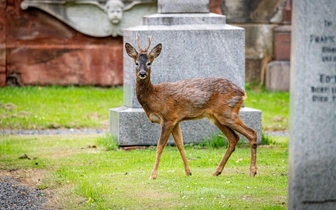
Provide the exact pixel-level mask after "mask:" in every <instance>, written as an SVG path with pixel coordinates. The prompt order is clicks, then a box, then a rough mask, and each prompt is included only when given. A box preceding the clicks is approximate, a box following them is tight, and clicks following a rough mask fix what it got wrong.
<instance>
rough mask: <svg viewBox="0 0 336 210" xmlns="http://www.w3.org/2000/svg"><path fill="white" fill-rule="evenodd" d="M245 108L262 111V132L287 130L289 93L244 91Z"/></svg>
mask: <svg viewBox="0 0 336 210" xmlns="http://www.w3.org/2000/svg"><path fill="white" fill-rule="evenodd" d="M246 92H247V95H248V98H247V100H246V103H245V105H246V106H247V107H251V108H255V109H260V110H261V111H262V129H263V131H279V130H288V129H289V125H288V123H289V122H288V121H289V92H268V91H266V90H264V89H262V90H260V91H256V90H254V91H253V90H249V89H247V90H246Z"/></svg>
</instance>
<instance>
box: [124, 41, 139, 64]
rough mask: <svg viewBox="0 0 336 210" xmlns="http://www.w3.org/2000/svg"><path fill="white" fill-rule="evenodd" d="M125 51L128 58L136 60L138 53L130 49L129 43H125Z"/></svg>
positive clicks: (132, 48)
mask: <svg viewBox="0 0 336 210" xmlns="http://www.w3.org/2000/svg"><path fill="white" fill-rule="evenodd" d="M125 49H126V52H127V55H128V56H129V57H131V58H133V59H134V60H136V59H137V58H138V52H137V51H136V50H135V49H134V47H132V45H130V44H129V43H126V44H125Z"/></svg>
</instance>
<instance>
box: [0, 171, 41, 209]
mask: <svg viewBox="0 0 336 210" xmlns="http://www.w3.org/2000/svg"><path fill="white" fill-rule="evenodd" d="M46 201H47V199H46V198H45V196H44V194H43V192H42V191H41V190H37V189H34V188H31V187H28V186H24V185H22V184H21V183H20V182H17V181H16V180H15V179H13V178H10V177H6V176H1V177H0V210H14V209H15V210H39V209H46V208H45V203H46Z"/></svg>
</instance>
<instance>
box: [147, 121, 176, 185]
mask: <svg viewBox="0 0 336 210" xmlns="http://www.w3.org/2000/svg"><path fill="white" fill-rule="evenodd" d="M173 128H174V124H173V123H171V122H163V123H162V125H161V134H160V139H159V141H158V144H157V148H156V159H155V164H154V168H153V170H152V173H151V175H150V177H149V179H156V177H157V173H158V172H157V171H158V168H159V163H160V158H161V154H162V152H163V150H164V148H165V146H166V144H167V141H168V139H169V136H170V133H171V132H172V130H173Z"/></svg>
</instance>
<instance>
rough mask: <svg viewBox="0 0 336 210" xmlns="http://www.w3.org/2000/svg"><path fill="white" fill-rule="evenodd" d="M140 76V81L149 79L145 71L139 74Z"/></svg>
mask: <svg viewBox="0 0 336 210" xmlns="http://www.w3.org/2000/svg"><path fill="white" fill-rule="evenodd" d="M138 75H139V78H140V79H146V77H147V72H145V71H140V72H139V73H138Z"/></svg>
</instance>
